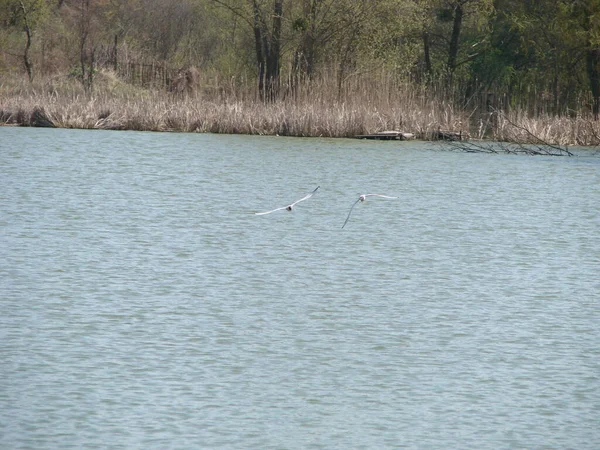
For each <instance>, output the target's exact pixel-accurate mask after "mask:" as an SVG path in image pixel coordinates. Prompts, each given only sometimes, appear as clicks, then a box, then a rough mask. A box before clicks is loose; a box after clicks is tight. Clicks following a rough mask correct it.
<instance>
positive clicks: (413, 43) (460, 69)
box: [0, 0, 600, 113]
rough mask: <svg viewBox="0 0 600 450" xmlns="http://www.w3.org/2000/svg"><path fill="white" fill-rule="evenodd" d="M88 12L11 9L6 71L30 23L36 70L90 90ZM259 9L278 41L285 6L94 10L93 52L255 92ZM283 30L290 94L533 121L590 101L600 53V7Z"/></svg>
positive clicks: (355, 2) (382, 17) (415, 12)
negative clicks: (367, 89)
mask: <svg viewBox="0 0 600 450" xmlns="http://www.w3.org/2000/svg"><path fill="white" fill-rule="evenodd" d="M59 4H61V6H60V7H59ZM81 4H82V3H81V1H80V0H71V1H65V2H56V1H49V0H23V1H21V0H0V46H1V47H2V49H3V56H2V58H0V71H3V72H8V71H14V72H17V71H21V72H22V70H23V69H22V66H23V62H22V60H21V59H20V55H22V54H23V49H24V48H25V39H24V33H23V29H24V26H25V25H26V23H25V22H27V25H28V26H29V28H30V30H32V32H33V33H32V36H33V38H32V43H31V49H30V50H29V52H30V57H31V59H32V62H33V66H34V67H35V68H36V70H40V71H42V72H45V73H56V72H58V73H63V74H70V75H71V76H73V77H79V78H81V77H82V74H81V73H78V71H79V72H80V71H81V69H80V66H81V63H80V57H81V54H80V53H81V50H80V48H79V43H80V33H81V31H80V28H79V25H78V23H79V22H78V20H79V17H80V16H81V15H80V8H81ZM255 4H256V6H257V10H258V11H261V14H262V19H261V20H263V21H264V24H265V28H264V29H265V30H266V31H267V32H268V30H271V29H272V23H273V19H274V17H273V15H272V11H273V0H97V1H93V2H91V3H90V5H92V7H91V9H90V11H91V14H92V17H91V20H90V24H89V29H88V31H89V36H88V40H87V41H86V42H87V45H88V46H89V48H88V49H87V51H88V53H90V54H91V52H92V51H93V52H95V53H94V55H95V58H96V61H95V63H96V64H98V66H99V67H100V68H101V67H103V66H104V67H113V66H112V65H111V61H112V60H111V58H117V59H118V63H119V65H120V66H121V67H125V66H126V64H127V63H128V62H135V63H144V64H146V63H161V64H163V63H164V64H166V65H167V66H169V67H171V68H173V70H175V69H178V68H182V67H189V66H196V67H198V68H200V71H201V73H206V74H209V73H210V74H212V75H211V77H212V79H213V80H228V81H227V82H226V83H225V84H228V85H233V84H236V83H248V84H249V85H252V84H253V82H254V80H255V78H256V74H257V69H256V65H257V62H256V61H257V55H256V41H255V36H254V29H253V23H254V15H253V6H254V5H255ZM459 9H460V11H461V12H462V17H461V23H460V29H459V30H455V26H456V20H455V19H456V17H457V16H456V14H457V11H458V10H459ZM23 10H25V11H26V14H24V13H23ZM281 23H282V30H281V39H280V42H279V44H280V48H281V55H280V61H279V64H280V66H281V68H280V69H281V70H280V76H281V80H282V82H283V83H288V82H290V81H289V80H297V79H300V78H302V76H305V77H306V79H310V80H312V82H313V83H318V82H319V79H320V78H321V79H322V78H325V77H329V78H333V79H335V80H336V83H333V84H337V86H338V89H339V91H340V92H343V90H344V86H345V85H346V84H347V83H351V82H352V80H353V79H355V78H357V77H360V76H365V77H368V76H369V75H368V74H369V73H371V72H374V71H376V70H377V71H381V70H383V71H387V73H388V74H390V75H391V78H392V79H394V80H396V81H410V80H417V81H423V80H427V81H428V82H429V83H430V86H443V88H444V89H445V90H446V91H448V92H449V94H448V97H451V98H453V99H454V100H455V101H458V102H462V101H464V99H465V98H467V97H469V98H475V97H476V96H477V95H485V93H486V92H490V91H493V92H495V93H496V94H497V95H498V96H500V95H506V96H509V97H510V99H509V102H508V103H510V104H521V105H534V104H535V105H536V106H532V107H531V109H532V110H534V109H535V108H537V105H539V103H540V102H541V101H543V102H546V104H547V105H551V107H552V108H553V109H552V110H553V111H554V112H556V113H562V112H564V111H566V110H567V109H569V108H570V109H572V108H576V107H578V105H580V104H581V100H580V99H582V98H589V91H590V88H589V75H588V68H586V58H585V55H586V52H588V51H591V50H594V49H600V1H598V0H578V1H573V0H536V1H523V0H378V1H375V0H284V2H283V13H282V21H281ZM453 32H454V33H456V32H458V37H457V48H456V55H455V60H454V63H453V64H450V62H449V53H450V45H449V43H450V41H451V37H452V35H453ZM267 41H268V40H267ZM426 48H427V56H428V58H427V60H426V54H425V49H426ZM451 65H452V66H453V67H449V66H451ZM74 68H76V69H74ZM448 72H451V73H450V74H449V73H448ZM449 75H451V76H449ZM211 83H213V84H215V83H224V82H222V81H211ZM577 102H579V103H577Z"/></svg>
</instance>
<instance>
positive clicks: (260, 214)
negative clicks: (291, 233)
mask: <svg viewBox="0 0 600 450" xmlns="http://www.w3.org/2000/svg"><path fill="white" fill-rule="evenodd" d="M320 187H321V186H317V188H316V189H315V190H314V191H312V192H311V193H310V194H308V195H307V196H305V197H302V198H301V199H300V200H296V201H295V202H294V203H290V204H289V205H287V206H282V207H281V208H275V209H272V210H271V211H265V212H258V213H254V214H256V215H257V216H263V215H265V214H271V213H273V212H275V211H281V210H282V209H286V210H288V211H291V210H292V209H294V206H296V205H297V204H298V203H300V202H303V201H304V200H308V199H309V198H311V197H312V196H313V195H314V194H315V192H317V190H318V189H319V188H320Z"/></svg>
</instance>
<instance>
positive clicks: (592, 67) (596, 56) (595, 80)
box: [585, 48, 600, 120]
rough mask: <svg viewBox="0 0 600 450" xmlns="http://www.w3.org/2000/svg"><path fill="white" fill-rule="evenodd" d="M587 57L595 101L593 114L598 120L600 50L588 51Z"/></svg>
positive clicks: (599, 111)
mask: <svg viewBox="0 0 600 450" xmlns="http://www.w3.org/2000/svg"><path fill="white" fill-rule="evenodd" d="M585 56H586V58H585V59H586V63H587V73H588V78H589V79H590V89H591V91H592V99H593V103H592V114H593V115H594V120H598V114H599V113H600V73H599V69H600V67H599V66H600V49H598V48H591V49H588V50H587V51H586V55H585Z"/></svg>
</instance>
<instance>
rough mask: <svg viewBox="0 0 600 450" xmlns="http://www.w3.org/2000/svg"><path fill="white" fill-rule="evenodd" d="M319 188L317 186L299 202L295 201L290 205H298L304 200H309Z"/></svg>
mask: <svg viewBox="0 0 600 450" xmlns="http://www.w3.org/2000/svg"><path fill="white" fill-rule="evenodd" d="M320 187H321V186H317V188H316V189H315V190H314V191H312V192H311V193H310V194H308V195H306V196H304V197H302V198H301V199H300V200H296V201H295V202H294V203H292V206H294V205H295V204H296V203H300V202H303V201H304V200H308V199H309V198H311V197H312V196H313V195H315V192H317V190H318V189H319V188H320Z"/></svg>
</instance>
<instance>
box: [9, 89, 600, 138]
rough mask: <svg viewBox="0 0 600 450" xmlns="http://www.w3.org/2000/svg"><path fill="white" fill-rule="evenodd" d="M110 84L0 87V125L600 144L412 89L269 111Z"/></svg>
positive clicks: (561, 125) (248, 100)
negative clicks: (456, 134)
mask: <svg viewBox="0 0 600 450" xmlns="http://www.w3.org/2000/svg"><path fill="white" fill-rule="evenodd" d="M109 81H110V80H109ZM111 83H112V84H111ZM111 83H104V84H103V85H100V88H97V89H96V92H95V94H94V95H92V96H86V95H85V94H84V93H83V91H82V90H81V88H80V87H79V86H78V85H77V84H76V83H73V82H71V83H56V82H48V81H46V82H44V83H41V84H39V85H37V86H35V87H32V86H24V85H17V86H12V87H7V86H0V124H20V125H25V126H27V125H33V123H32V122H33V120H32V115H33V113H34V111H36V110H37V111H38V112H40V111H41V112H42V114H43V115H44V116H45V117H46V118H48V119H49V120H50V121H51V122H52V123H53V124H54V125H55V126H57V127H61V128H85V129H113V130H126V129H127V130H140V131H183V132H211V133H232V134H262V135H282V136H303V137H311V136H319V137H353V136H356V135H359V134H367V133H373V132H377V131H384V130H398V131H404V132H410V133H414V134H415V135H416V137H417V138H419V139H425V140H429V139H435V138H436V137H437V131H438V130H439V129H442V130H452V131H463V132H465V131H467V132H470V134H471V136H472V137H475V138H489V139H494V140H500V141H505V142H518V143H527V142H532V141H535V140H536V139H537V140H538V142H535V143H539V141H543V142H547V143H549V144H553V145H582V146H593V145H600V126H599V124H598V122H594V121H592V120H590V119H584V118H581V117H578V118H569V117H550V116H546V117H538V118H530V117H527V116H526V115H524V114H521V113H519V112H518V111H517V112H511V113H510V114H508V115H504V114H501V113H496V114H495V115H494V114H492V115H480V116H479V117H478V118H477V119H474V118H473V117H474V115H473V114H468V113H467V112H465V111H458V110H457V109H456V108H454V107H453V106H452V105H450V104H448V103H446V102H444V101H436V100H432V99H429V98H427V95H425V94H424V93H423V92H420V91H419V90H418V89H414V88H411V87H410V86H395V89H393V90H392V89H391V88H390V87H389V86H386V87H385V88H386V89H387V92H383V91H382V89H377V87H375V88H373V86H370V87H369V85H366V84H364V83H360V82H359V83H356V84H355V85H354V86H351V88H348V89H346V92H344V95H343V99H342V100H340V95H339V92H337V93H336V94H335V95H334V94H332V93H331V91H332V89H331V86H317V87H314V86H313V87H312V89H311V91H310V92H308V91H301V92H300V93H299V94H298V93H297V95H295V96H294V97H293V98H292V96H288V97H286V98H284V99H283V100H279V101H277V102H274V103H268V104H265V103H263V102H260V101H256V100H254V98H253V96H252V95H249V94H248V92H247V90H237V91H236V90H235V89H232V90H230V91H229V92H227V93H223V91H221V92H220V93H219V94H218V95H211V96H208V95H205V94H203V93H202V92H197V93H196V94H193V95H188V96H174V95H170V94H168V93H166V92H164V91H159V90H157V91H149V90H141V89H135V90H134V89H132V88H130V87H129V88H128V87H124V86H123V85H122V84H117V82H116V81H114V80H112V81H111Z"/></svg>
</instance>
